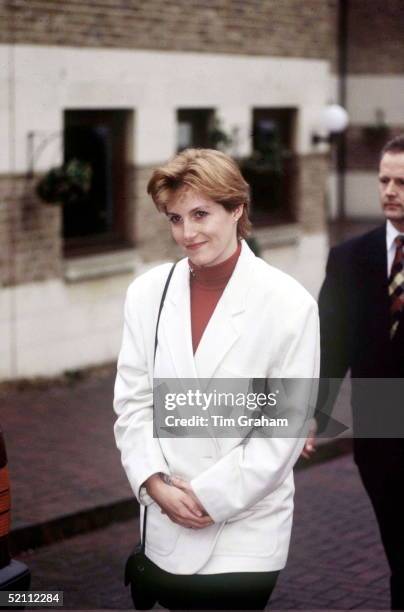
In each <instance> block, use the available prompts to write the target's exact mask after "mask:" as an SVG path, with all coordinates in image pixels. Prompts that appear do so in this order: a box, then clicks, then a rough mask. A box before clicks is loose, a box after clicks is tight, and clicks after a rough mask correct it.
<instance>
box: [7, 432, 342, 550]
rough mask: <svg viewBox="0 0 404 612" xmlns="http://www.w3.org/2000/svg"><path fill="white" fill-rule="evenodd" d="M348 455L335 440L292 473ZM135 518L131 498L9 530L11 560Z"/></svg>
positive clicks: (304, 461)
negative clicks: (24, 553)
mask: <svg viewBox="0 0 404 612" xmlns="http://www.w3.org/2000/svg"><path fill="white" fill-rule="evenodd" d="M351 452H352V439H351V438H338V439H336V440H332V441H331V442H327V443H324V444H321V445H319V446H318V447H317V450H316V452H315V454H314V455H313V456H312V457H311V458H310V459H304V458H303V457H300V459H299V460H298V462H297V464H296V466H295V470H302V469H308V468H310V467H312V466H314V465H318V464H321V463H325V462H327V461H331V460H333V459H336V458H337V457H341V456H343V455H346V454H348V453H351ZM138 516H139V504H138V503H137V501H136V499H135V498H134V497H132V498H129V499H122V500H118V501H114V502H111V503H109V504H105V505H103V506H96V507H95V508H90V509H89V510H83V511H81V512H76V513H74V514H66V515H64V516H60V517H57V518H54V519H50V520H48V521H44V522H43V523H37V524H35V525H27V526H26V527H20V528H18V529H15V530H12V531H11V533H10V552H11V554H12V555H14V556H15V555H19V554H21V553H23V552H25V551H28V550H32V549H34V548H39V547H41V546H49V545H50V544H53V543H55V542H60V541H61V540H66V539H68V538H72V537H74V536H77V535H83V534H85V533H89V532H91V531H95V530H96V529H103V528H105V527H108V526H109V525H112V524H113V523H120V522H125V521H129V520H131V519H135V518H137V517H138Z"/></svg>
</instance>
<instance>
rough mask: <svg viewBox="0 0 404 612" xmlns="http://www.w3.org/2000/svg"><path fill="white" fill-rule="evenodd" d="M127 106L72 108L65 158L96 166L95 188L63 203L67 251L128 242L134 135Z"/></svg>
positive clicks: (73, 252) (67, 122)
mask: <svg viewBox="0 0 404 612" xmlns="http://www.w3.org/2000/svg"><path fill="white" fill-rule="evenodd" d="M132 120H133V117H132V112H131V111H125V110H66V111H65V113H64V126H65V130H64V162H65V164H68V163H69V162H70V161H71V160H78V161H79V162H82V163H83V164H84V165H85V166H86V167H89V168H90V170H91V181H90V186H89V190H88V191H87V192H86V193H85V194H81V196H80V197H79V198H78V199H77V200H76V201H72V202H70V201H69V202H66V203H65V204H64V206H63V236H64V248H65V254H66V255H79V254H80V255H81V254H85V253H91V252H94V251H96V252H100V251H103V250H111V249H113V248H119V247H122V246H125V245H126V246H128V244H129V243H130V235H132V233H133V232H129V230H128V228H127V224H126V223H125V218H126V206H127V201H128V172H127V170H128V163H129V161H130V160H129V157H130V156H129V134H130V132H131V130H130V128H131V123H132Z"/></svg>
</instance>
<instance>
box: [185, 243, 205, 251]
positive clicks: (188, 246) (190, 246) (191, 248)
mask: <svg viewBox="0 0 404 612" xmlns="http://www.w3.org/2000/svg"><path fill="white" fill-rule="evenodd" d="M204 244H206V243H205V242H197V243H196V244H186V245H185V248H186V249H187V250H188V251H195V250H196V249H199V247H201V246H202V245H204Z"/></svg>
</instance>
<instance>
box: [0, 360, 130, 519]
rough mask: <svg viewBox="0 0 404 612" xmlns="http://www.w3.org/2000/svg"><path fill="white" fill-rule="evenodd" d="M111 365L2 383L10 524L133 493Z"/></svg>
mask: <svg viewBox="0 0 404 612" xmlns="http://www.w3.org/2000/svg"><path fill="white" fill-rule="evenodd" d="M113 381H114V368H113V367H109V368H104V369H100V370H97V371H95V373H93V374H92V375H91V376H86V377H85V378H84V379H83V380H81V381H79V382H76V383H73V384H68V383H65V384H55V383H52V384H43V385H38V386H37V387H35V386H33V385H28V386H27V387H26V388H25V389H24V388H23V389H20V388H11V389H9V388H7V387H5V386H3V387H2V388H0V405H1V412H0V425H1V427H2V429H3V431H4V433H5V438H6V444H7V453H8V459H9V469H10V477H11V484H12V509H13V516H12V518H13V525H12V526H13V528H14V529H18V528H21V527H25V526H27V525H32V524H36V523H46V522H47V521H49V520H51V519H54V518H56V517H61V516H65V515H70V514H74V513H77V512H83V511H86V510H89V509H91V508H94V507H95V506H102V505H105V504H111V503H113V502H115V501H119V500H122V499H127V498H128V497H131V495H132V493H131V489H130V487H129V484H128V482H127V480H126V477H125V475H124V473H123V470H122V467H121V463H120V457H119V453H118V451H117V449H116V447H115V442H114V438H113V431H112V426H113V422H114V414H113V411H112V393H113Z"/></svg>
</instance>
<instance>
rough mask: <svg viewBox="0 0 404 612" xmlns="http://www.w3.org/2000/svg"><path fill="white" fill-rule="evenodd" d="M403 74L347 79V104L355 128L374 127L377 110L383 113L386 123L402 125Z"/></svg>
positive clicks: (403, 112) (403, 110)
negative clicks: (358, 126) (362, 126)
mask: <svg viewBox="0 0 404 612" xmlns="http://www.w3.org/2000/svg"><path fill="white" fill-rule="evenodd" d="M403 92H404V75H403V76H388V75H387V76H381V75H377V76H374V75H360V76H350V77H348V79H347V103H348V109H347V110H348V112H349V116H350V121H351V123H352V124H354V125H374V124H375V121H376V109H378V108H381V109H383V110H384V113H385V120H386V123H388V124H391V125H394V124H396V125H397V124H403V123H404V104H403V98H404V93H403Z"/></svg>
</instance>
